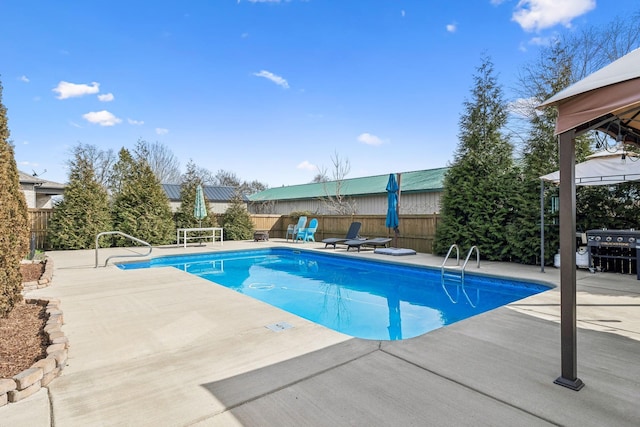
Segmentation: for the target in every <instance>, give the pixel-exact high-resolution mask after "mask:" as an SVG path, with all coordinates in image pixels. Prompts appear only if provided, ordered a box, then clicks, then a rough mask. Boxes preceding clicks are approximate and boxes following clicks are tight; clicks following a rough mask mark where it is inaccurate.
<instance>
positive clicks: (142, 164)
mask: <svg viewBox="0 0 640 427" xmlns="http://www.w3.org/2000/svg"><path fill="white" fill-rule="evenodd" d="M115 169H116V170H118V171H120V173H121V174H122V176H121V177H120V185H118V191H117V193H115V194H114V195H113V204H112V215H113V227H114V230H117V231H120V232H122V233H126V234H129V235H131V236H133V237H136V238H138V239H142V240H144V241H146V242H148V243H150V244H152V245H165V244H169V243H171V242H172V241H173V240H174V239H175V224H174V222H173V216H172V214H171V208H170V206H169V200H168V199H167V196H166V194H165V192H164V190H163V188H162V185H161V184H160V182H159V181H158V179H157V178H156V176H155V175H154V173H153V171H152V170H151V168H150V167H149V164H148V163H147V162H146V160H144V159H143V158H138V159H133V158H132V157H131V155H130V154H129V152H128V151H127V150H126V149H122V150H121V151H120V159H119V161H118V165H117V167H116V168H115ZM116 242H117V243H118V244H120V245H123V246H130V245H131V244H132V242H131V240H128V239H117V240H116Z"/></svg>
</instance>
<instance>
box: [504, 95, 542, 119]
mask: <svg viewBox="0 0 640 427" xmlns="http://www.w3.org/2000/svg"><path fill="white" fill-rule="evenodd" d="M540 102H541V101H540V100H539V99H536V98H533V97H531V98H518V99H516V100H515V101H513V102H510V103H509V105H508V106H507V110H508V111H509V112H510V113H511V114H513V115H516V116H520V117H524V118H528V117H531V116H532V114H534V113H535V111H536V107H537V106H538V105H539V104H540Z"/></svg>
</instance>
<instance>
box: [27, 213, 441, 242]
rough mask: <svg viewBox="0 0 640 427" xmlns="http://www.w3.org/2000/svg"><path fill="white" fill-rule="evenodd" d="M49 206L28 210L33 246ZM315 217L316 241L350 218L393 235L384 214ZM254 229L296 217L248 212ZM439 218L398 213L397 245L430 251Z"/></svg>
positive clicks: (341, 232)
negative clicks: (386, 224)
mask: <svg viewBox="0 0 640 427" xmlns="http://www.w3.org/2000/svg"><path fill="white" fill-rule="evenodd" d="M52 213H53V209H29V223H30V226H31V233H32V234H31V235H32V236H34V237H35V247H36V249H41V250H44V249H48V248H49V246H48V241H47V226H48V224H49V219H50V218H51V215H52ZM308 218H309V220H311V218H317V219H318V231H316V234H315V238H316V241H317V242H319V241H321V240H322V239H325V238H327V237H344V236H345V234H347V230H348V229H349V226H350V225H351V223H352V222H353V221H358V222H360V223H362V227H360V235H361V236H363V237H369V238H372V237H391V238H393V237H394V233H393V230H391V229H388V228H387V227H385V226H384V223H385V220H386V215H347V216H342V215H311V216H309V217H308ZM251 219H252V221H253V225H254V228H255V229H256V230H268V231H269V236H270V237H275V238H284V237H285V234H286V232H287V226H288V225H289V224H295V223H297V222H298V218H293V217H291V216H288V215H269V214H253V215H251ZM439 221H440V216H439V215H437V214H428V215H400V227H399V228H400V234H399V235H398V247H400V248H408V249H413V250H415V251H417V252H422V253H433V242H434V239H435V235H436V227H437V226H438V222H439Z"/></svg>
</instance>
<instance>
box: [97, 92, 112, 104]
mask: <svg viewBox="0 0 640 427" xmlns="http://www.w3.org/2000/svg"><path fill="white" fill-rule="evenodd" d="M113 98H114V97H113V94H112V93H105V94H104V95H98V99H99V100H100V101H102V102H111V101H113Z"/></svg>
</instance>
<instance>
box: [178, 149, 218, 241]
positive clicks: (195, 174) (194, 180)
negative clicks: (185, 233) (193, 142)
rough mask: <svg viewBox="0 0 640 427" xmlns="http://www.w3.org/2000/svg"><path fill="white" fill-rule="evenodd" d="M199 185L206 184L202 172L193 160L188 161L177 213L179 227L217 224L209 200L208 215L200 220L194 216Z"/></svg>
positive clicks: (213, 225) (181, 185)
mask: <svg viewBox="0 0 640 427" xmlns="http://www.w3.org/2000/svg"><path fill="white" fill-rule="evenodd" d="M198 185H204V184H203V182H202V178H201V174H200V173H199V170H198V167H197V166H196V164H195V163H194V162H193V161H189V163H187V171H186V173H185V174H184V175H182V182H181V183H180V207H179V208H178V210H177V212H176V214H175V221H176V226H177V227H178V228H193V227H200V226H202V227H216V226H217V222H216V218H215V216H214V215H213V214H212V213H211V208H210V207H209V203H208V202H207V216H206V217H205V218H204V219H203V220H202V221H199V220H198V219H196V218H195V217H194V216H193V211H194V208H195V205H196V188H197V187H198ZM225 238H226V236H225Z"/></svg>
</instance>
